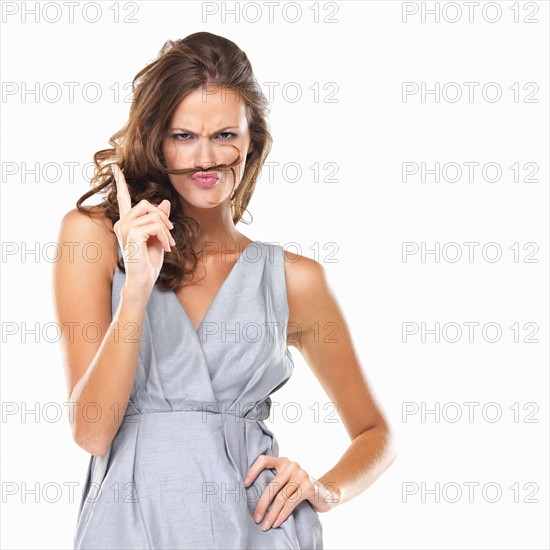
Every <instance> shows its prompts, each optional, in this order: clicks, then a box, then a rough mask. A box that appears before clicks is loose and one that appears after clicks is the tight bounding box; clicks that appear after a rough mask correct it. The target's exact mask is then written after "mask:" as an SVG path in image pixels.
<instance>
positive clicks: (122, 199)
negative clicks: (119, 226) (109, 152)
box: [111, 164, 132, 217]
mask: <svg viewBox="0 0 550 550" xmlns="http://www.w3.org/2000/svg"><path fill="white" fill-rule="evenodd" d="M111 168H112V170H113V175H114V177H115V181H116V198H117V202H118V211H119V214H120V217H122V216H124V215H125V214H127V213H128V212H130V210H131V209H132V199H131V198H130V192H129V191H128V185H127V184H126V178H125V177H124V174H123V173H122V170H121V169H120V168H119V167H118V165H117V164H111Z"/></svg>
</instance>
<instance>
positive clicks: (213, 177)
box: [192, 172, 220, 187]
mask: <svg viewBox="0 0 550 550" xmlns="http://www.w3.org/2000/svg"><path fill="white" fill-rule="evenodd" d="M192 178H193V180H194V181H195V183H196V184H197V185H198V186H199V187H213V186H214V185H216V183H217V182H218V180H219V179H220V176H219V174H218V173H217V172H197V173H195V174H193V176H192Z"/></svg>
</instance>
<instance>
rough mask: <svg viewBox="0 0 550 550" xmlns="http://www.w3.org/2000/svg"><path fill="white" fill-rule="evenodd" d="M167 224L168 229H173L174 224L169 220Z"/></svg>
mask: <svg viewBox="0 0 550 550" xmlns="http://www.w3.org/2000/svg"><path fill="white" fill-rule="evenodd" d="M168 223H169V224H170V229H174V224H173V223H172V222H171V221H170V220H168Z"/></svg>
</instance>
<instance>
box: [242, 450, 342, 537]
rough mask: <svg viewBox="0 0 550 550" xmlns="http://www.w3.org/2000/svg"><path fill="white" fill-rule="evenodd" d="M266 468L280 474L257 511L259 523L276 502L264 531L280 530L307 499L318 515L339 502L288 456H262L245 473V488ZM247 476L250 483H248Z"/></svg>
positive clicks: (263, 497)
mask: <svg viewBox="0 0 550 550" xmlns="http://www.w3.org/2000/svg"><path fill="white" fill-rule="evenodd" d="M264 468H273V469H274V470H275V471H276V472H277V473H276V475H275V477H274V478H273V479H272V480H271V482H270V483H269V484H268V485H267V486H266V488H265V490H264V492H263V494H262V496H261V497H260V500H259V501H258V504H257V505H256V510H255V511H254V521H255V522H256V523H259V522H260V521H261V520H262V519H263V517H264V514H265V512H266V510H267V508H268V506H269V503H270V502H271V501H272V500H273V506H272V507H271V510H269V513H268V514H267V516H266V518H265V520H264V523H263V524H262V526H261V528H262V529H263V530H264V531H266V530H267V529H269V528H270V527H278V526H279V525H280V524H281V523H283V521H285V520H286V519H287V518H288V517H289V516H290V514H291V513H292V510H294V508H296V506H298V504H300V502H302V501H303V500H308V501H309V502H310V503H311V506H312V507H313V509H314V510H315V511H316V512H328V511H329V510H331V509H332V508H333V507H334V505H335V503H336V502H337V501H336V500H335V499H336V494H335V493H333V492H331V491H329V490H328V489H327V488H326V487H325V486H324V485H323V484H322V483H321V482H320V481H318V480H316V479H314V478H313V477H311V476H310V475H309V474H308V473H307V472H306V471H305V470H303V469H302V468H301V466H300V465H299V464H298V463H297V462H293V461H291V460H289V459H288V458H286V457H278V456H268V455H260V456H259V457H258V458H257V459H256V461H255V462H254V464H252V466H251V467H250V469H249V470H248V472H247V473H246V476H245V487H250V485H251V484H252V483H253V482H254V480H255V479H256V477H257V476H258V474H259V473H260V472H261V471H262V470H263V469H264ZM247 477H248V478H249V480H250V481H249V482H248V483H247V482H246V478H247ZM273 497H275V498H274V499H273Z"/></svg>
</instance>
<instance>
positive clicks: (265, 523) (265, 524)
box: [262, 519, 271, 531]
mask: <svg viewBox="0 0 550 550" xmlns="http://www.w3.org/2000/svg"><path fill="white" fill-rule="evenodd" d="M270 526H271V522H270V521H269V520H268V519H266V520H265V521H264V523H263V525H262V529H263V530H264V531H267V530H268V529H269V527H270Z"/></svg>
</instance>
